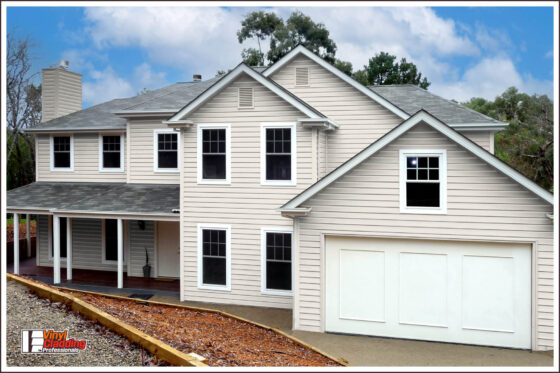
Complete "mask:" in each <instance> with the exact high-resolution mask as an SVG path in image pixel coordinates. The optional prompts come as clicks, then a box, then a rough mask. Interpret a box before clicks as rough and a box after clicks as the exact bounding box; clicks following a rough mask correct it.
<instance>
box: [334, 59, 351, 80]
mask: <svg viewBox="0 0 560 373" xmlns="http://www.w3.org/2000/svg"><path fill="white" fill-rule="evenodd" d="M333 65H334V67H336V68H337V69H339V70H340V71H342V72H343V73H345V74H346V75H348V76H352V64H351V63H350V62H348V61H341V60H339V59H338V58H337V59H336V60H335V61H334V64H333Z"/></svg>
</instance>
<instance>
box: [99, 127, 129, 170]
mask: <svg viewBox="0 0 560 373" xmlns="http://www.w3.org/2000/svg"><path fill="white" fill-rule="evenodd" d="M103 136H116V135H115V134H104V133H100V134H99V172H124V134H121V135H120V138H121V151H120V156H121V161H120V162H121V167H119V168H105V167H103Z"/></svg>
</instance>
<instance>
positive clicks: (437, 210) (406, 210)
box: [401, 207, 447, 215]
mask: <svg viewBox="0 0 560 373" xmlns="http://www.w3.org/2000/svg"><path fill="white" fill-rule="evenodd" d="M401 214H418V215H423V214H430V215H447V208H433V209H431V208H426V207H424V208H408V207H401Z"/></svg>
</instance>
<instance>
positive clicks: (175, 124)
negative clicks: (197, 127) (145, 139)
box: [161, 119, 194, 131]
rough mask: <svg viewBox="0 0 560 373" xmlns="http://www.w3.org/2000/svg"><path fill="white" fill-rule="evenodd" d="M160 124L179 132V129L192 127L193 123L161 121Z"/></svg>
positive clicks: (182, 120)
mask: <svg viewBox="0 0 560 373" xmlns="http://www.w3.org/2000/svg"><path fill="white" fill-rule="evenodd" d="M161 124H163V125H164V126H167V127H169V128H173V129H174V130H178V131H179V130H181V129H188V128H191V127H192V126H193V125H194V122H193V121H192V120H189V119H180V120H162V121H161Z"/></svg>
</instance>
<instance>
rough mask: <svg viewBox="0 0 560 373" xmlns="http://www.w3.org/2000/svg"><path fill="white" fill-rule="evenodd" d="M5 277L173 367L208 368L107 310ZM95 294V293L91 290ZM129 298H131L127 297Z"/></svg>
mask: <svg viewBox="0 0 560 373" xmlns="http://www.w3.org/2000/svg"><path fill="white" fill-rule="evenodd" d="M7 277H8V280H12V281H16V282H18V283H20V284H22V285H24V286H26V287H27V288H29V289H30V290H31V291H33V292H34V293H36V294H37V295H38V296H39V297H41V298H48V299H50V300H52V301H55V302H61V303H64V304H66V305H68V306H70V307H71V308H72V309H73V310H74V311H76V312H79V313H80V314H82V315H84V316H86V317H88V318H90V319H92V320H94V321H97V322H99V323H100V324H102V325H104V326H106V327H107V328H109V329H111V330H112V331H114V332H116V333H118V334H121V335H124V336H125V337H126V338H127V339H129V340H130V341H131V342H134V343H137V344H139V345H140V346H142V347H144V348H145V349H146V350H148V351H149V352H150V353H152V354H154V355H156V356H157V357H158V358H160V359H162V360H165V361H167V362H168V363H169V364H172V365H176V366H193V367H207V366H208V365H207V364H205V363H204V362H203V361H201V360H200V357H198V355H196V354H193V355H194V356H193V355H190V354H186V353H184V352H181V351H179V350H177V349H175V348H173V347H171V346H169V345H168V344H166V343H163V342H161V341H160V340H158V339H156V338H154V337H151V336H149V335H148V334H146V333H144V332H142V331H140V330H138V329H136V328H135V327H133V326H131V325H128V324H126V323H124V322H122V321H120V320H118V319H117V318H115V317H113V316H111V315H109V314H108V313H106V312H104V311H102V310H100V309H98V308H97V307H94V306H92V305H90V304H89V303H86V302H85V301H83V300H81V299H79V298H78V297H75V296H73V295H72V294H67V293H63V292H61V291H60V290H57V289H55V288H51V287H48V286H45V285H42V284H40V283H37V282H34V281H29V280H27V279H25V278H22V277H20V276H16V275H13V274H11V273H8V274H7ZM93 294H95V293H93ZM126 299H129V300H130V298H126Z"/></svg>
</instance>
